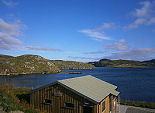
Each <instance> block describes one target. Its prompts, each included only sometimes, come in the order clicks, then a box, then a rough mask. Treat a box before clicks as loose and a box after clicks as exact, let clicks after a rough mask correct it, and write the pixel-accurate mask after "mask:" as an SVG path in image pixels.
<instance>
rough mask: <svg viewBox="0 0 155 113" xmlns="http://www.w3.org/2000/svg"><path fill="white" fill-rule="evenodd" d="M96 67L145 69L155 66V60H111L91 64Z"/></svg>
mask: <svg viewBox="0 0 155 113" xmlns="http://www.w3.org/2000/svg"><path fill="white" fill-rule="evenodd" d="M89 64H93V65H94V66H96V67H125V68H144V67H146V66H155V60H154V59H153V60H149V61H134V60H110V59H101V60H99V61H97V62H89Z"/></svg>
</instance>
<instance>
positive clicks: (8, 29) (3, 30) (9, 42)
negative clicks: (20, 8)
mask: <svg viewBox="0 0 155 113" xmlns="http://www.w3.org/2000/svg"><path fill="white" fill-rule="evenodd" d="M23 28H25V25H23V24H21V22H20V21H19V20H17V21H16V22H14V23H8V22H6V21H4V20H3V19H2V18H0V49H6V50H8V49H13V48H16V47H18V46H21V44H22V42H21V41H20V40H18V39H17V38H16V37H18V36H21V35H22V29H23Z"/></svg>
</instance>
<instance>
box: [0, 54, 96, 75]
mask: <svg viewBox="0 0 155 113" xmlns="http://www.w3.org/2000/svg"><path fill="white" fill-rule="evenodd" d="M92 68H95V67H94V66H93V65H91V64H86V63H81V62H74V61H60V62H59V61H52V60H48V59H45V58H43V57H41V56H38V55H22V56H18V57H13V56H8V55H0V75H19V74H33V73H42V74H48V73H59V72H61V70H62V69H92Z"/></svg>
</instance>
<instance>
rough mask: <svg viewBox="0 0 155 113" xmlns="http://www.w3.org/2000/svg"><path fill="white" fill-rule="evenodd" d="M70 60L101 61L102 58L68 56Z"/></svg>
mask: <svg viewBox="0 0 155 113" xmlns="http://www.w3.org/2000/svg"><path fill="white" fill-rule="evenodd" d="M68 58H69V59H74V60H77V59H82V60H99V59H100V58H90V57H74V56H68Z"/></svg>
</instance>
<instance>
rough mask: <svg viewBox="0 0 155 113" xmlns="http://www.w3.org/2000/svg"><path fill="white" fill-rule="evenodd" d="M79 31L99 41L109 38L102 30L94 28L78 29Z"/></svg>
mask: <svg viewBox="0 0 155 113" xmlns="http://www.w3.org/2000/svg"><path fill="white" fill-rule="evenodd" d="M79 32H81V33H84V34H86V35H88V36H90V37H93V39H94V40H97V41H101V40H111V38H110V37H108V36H106V35H105V34H104V33H103V32H99V31H95V30H90V29H86V30H80V31H79Z"/></svg>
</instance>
